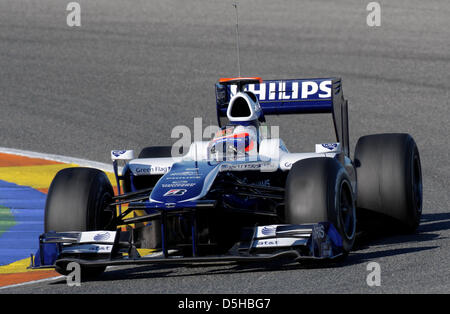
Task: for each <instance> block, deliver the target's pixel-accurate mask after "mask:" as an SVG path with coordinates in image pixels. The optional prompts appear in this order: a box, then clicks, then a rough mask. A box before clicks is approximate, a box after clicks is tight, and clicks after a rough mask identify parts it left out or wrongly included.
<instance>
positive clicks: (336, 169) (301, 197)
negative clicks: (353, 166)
mask: <svg viewBox="0 0 450 314" xmlns="http://www.w3.org/2000/svg"><path fill="white" fill-rule="evenodd" d="M350 182H351V181H350V178H349V176H348V174H347V172H346V171H345V169H344V167H343V166H342V165H341V164H339V163H338V162H337V161H336V160H334V159H332V158H309V159H304V160H300V161H297V162H296V163H294V165H293V166H292V168H291V170H290V171H289V174H288V177H287V180H286V189H285V221H286V223H289V224H307V223H319V222H330V223H332V224H333V225H334V227H335V228H336V230H337V231H338V232H339V234H340V235H341V238H342V245H343V251H344V254H347V253H348V252H350V250H351V249H352V247H353V244H354V242H355V231H356V215H355V202H354V197H353V192H352V187H351V183H350Z"/></svg>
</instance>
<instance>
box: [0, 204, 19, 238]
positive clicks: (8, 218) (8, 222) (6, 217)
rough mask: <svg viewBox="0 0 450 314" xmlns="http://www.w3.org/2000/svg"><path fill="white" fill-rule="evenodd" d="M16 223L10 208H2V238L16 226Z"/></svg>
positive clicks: (0, 228) (0, 213) (0, 226)
mask: <svg viewBox="0 0 450 314" xmlns="http://www.w3.org/2000/svg"><path fill="white" fill-rule="evenodd" d="M15 224H16V221H15V220H14V216H13V215H12V213H11V210H10V209H9V208H6V207H3V206H0V236H1V235H2V234H3V232H5V231H8V230H9V228H11V227H12V226H14V225H15Z"/></svg>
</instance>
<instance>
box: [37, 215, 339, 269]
mask: <svg viewBox="0 0 450 314" xmlns="http://www.w3.org/2000/svg"><path fill="white" fill-rule="evenodd" d="M131 234H132V233H131ZM124 235H125V233H124V232H121V231H120V230H117V231H89V232H64V233H56V232H49V233H45V234H43V235H41V237H40V239H39V251H38V252H37V254H36V257H35V258H34V259H33V260H32V267H33V268H44V267H53V266H58V267H60V268H63V269H65V267H66V266H67V265H68V264H69V263H70V262H77V263H78V264H80V265H81V266H84V267H98V266H113V265H142V264H161V263H165V264H186V263H188V264H190V263H207V262H218V261H221V262H245V261H248V262H251V261H269V260H274V259H279V258H288V259H290V260H294V261H300V260H302V259H334V258H336V257H339V256H341V255H342V254H343V253H344V252H343V250H342V239H341V237H340V235H339V233H338V232H337V230H336V229H335V227H334V226H333V224H331V223H329V222H324V223H317V224H303V225H267V226H258V227H254V228H249V229H247V230H244V231H243V232H242V237H241V241H239V242H238V243H236V244H235V246H233V248H232V249H230V251H229V252H228V253H227V254H225V255H210V256H196V255H195V254H193V256H180V255H177V253H178V252H177V251H176V250H165V251H163V252H156V253H153V254H149V255H146V256H144V257H141V256H140V255H139V253H138V250H137V249H136V248H135V246H134V244H133V239H132V236H131V237H128V235H127V237H128V239H126V240H125V241H124ZM193 245H194V244H193Z"/></svg>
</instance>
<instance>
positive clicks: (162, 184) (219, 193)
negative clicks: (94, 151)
mask: <svg viewBox="0 0 450 314" xmlns="http://www.w3.org/2000/svg"><path fill="white" fill-rule="evenodd" d="M216 106H217V117H218V124H219V128H218V129H219V130H218V132H217V133H216V135H215V136H214V137H213V138H212V139H211V140H209V141H198V142H193V143H191V145H190V147H189V149H188V151H187V152H184V154H183V152H180V147H176V146H174V147H171V146H167V147H162V146H158V147H147V148H144V149H143V150H142V151H141V153H140V154H139V156H138V158H134V153H133V151H129V150H114V151H112V152H111V157H112V160H113V166H114V170H115V175H116V179H117V186H118V194H117V195H115V193H114V192H113V188H112V185H111V183H110V182H109V180H108V178H107V176H106V175H105V173H104V172H102V171H100V170H97V169H91V168H67V169H64V170H61V171H60V172H58V174H57V175H56V176H55V178H54V180H53V182H52V184H51V186H50V189H49V192H48V198H47V202H46V207H45V233H44V234H43V235H41V237H40V241H39V243H40V246H39V251H38V253H37V255H36V258H35V259H34V266H35V267H45V266H49V265H51V266H55V267H56V270H57V271H58V272H60V273H62V274H67V269H66V267H67V265H68V264H69V263H71V262H76V263H78V264H80V266H81V269H82V270H83V271H84V272H85V273H89V274H98V273H101V272H102V271H104V269H105V268H106V266H110V265H128V264H135V265H140V264H155V263H170V264H175V263H195V262H202V263H203V262H211V261H213V262H214V261H235V262H243V261H267V260H271V259H275V258H280V257H283V258H288V259H292V260H298V261H301V260H303V259H325V260H333V259H340V258H342V257H345V256H346V255H347V254H348V253H349V252H350V251H351V249H352V246H353V244H354V241H355V234H356V228H357V221H356V217H357V216H358V224H359V218H360V215H359V214H360V213H362V212H364V211H368V212H371V213H376V214H377V215H382V217H390V218H389V219H391V220H393V221H395V222H396V223H397V227H398V228H399V229H402V230H408V231H414V230H415V229H416V228H417V227H418V224H419V221H420V216H421V212H422V177H421V165H420V158H419V152H418V149H417V146H416V144H415V142H414V140H413V138H412V137H411V136H410V135H408V134H377V135H368V136H364V137H361V138H360V139H359V140H358V143H357V145H356V150H355V157H354V160H351V159H350V148H349V134H348V114H347V112H348V110H347V101H346V100H345V99H344V97H343V91H342V84H341V80H340V79H339V78H327V79H295V80H269V81H264V82H263V81H262V80H261V79H260V78H242V77H239V78H234V79H220V80H219V82H218V83H217V84H216ZM305 113H328V114H331V116H332V119H333V123H334V129H335V133H336V142H333V143H321V144H316V147H315V152H309V153H297V152H296V153H294V152H290V151H288V149H287V148H286V146H285V144H284V143H283V141H282V140H281V139H280V138H277V137H271V135H270V132H268V128H267V126H266V125H265V116H268V115H283V114H305ZM119 163H121V164H124V165H123V167H119ZM361 217H363V216H361ZM144 249H147V250H146V251H145V250H144ZM143 251H145V252H146V254H144V253H142V252H143Z"/></svg>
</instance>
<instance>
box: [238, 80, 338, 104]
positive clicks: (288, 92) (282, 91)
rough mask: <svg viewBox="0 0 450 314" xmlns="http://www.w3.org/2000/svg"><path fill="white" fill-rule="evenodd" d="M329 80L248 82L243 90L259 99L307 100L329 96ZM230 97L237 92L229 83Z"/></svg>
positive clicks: (327, 97) (330, 83)
mask: <svg viewBox="0 0 450 314" xmlns="http://www.w3.org/2000/svg"><path fill="white" fill-rule="evenodd" d="M331 85H332V82H331V80H324V81H319V80H315V81H308V80H305V81H295V80H294V81H292V80H289V81H276V82H268V83H264V82H263V83H261V84H256V85H255V84H249V85H247V87H246V88H244V90H246V91H250V92H252V93H253V94H255V95H256V97H258V100H259V101H262V102H264V101H277V100H280V101H283V100H309V99H319V100H320V99H329V98H331ZM229 88H230V97H233V96H234V95H235V94H236V92H237V86H236V85H231V86H230V87H229Z"/></svg>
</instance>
